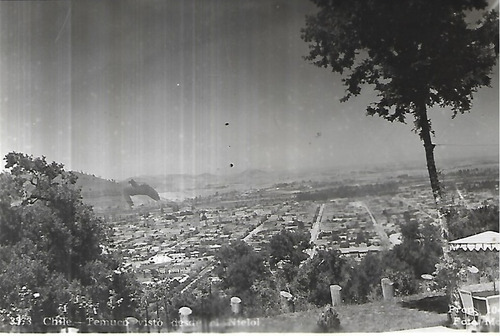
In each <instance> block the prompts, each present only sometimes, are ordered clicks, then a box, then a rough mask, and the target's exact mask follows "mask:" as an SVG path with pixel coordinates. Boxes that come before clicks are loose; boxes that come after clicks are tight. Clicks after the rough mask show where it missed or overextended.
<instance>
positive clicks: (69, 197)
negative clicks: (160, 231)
mask: <svg viewBox="0 0 500 336" xmlns="http://www.w3.org/2000/svg"><path fill="white" fill-rule="evenodd" d="M5 161H6V166H5V168H6V169H8V171H7V172H4V173H2V174H1V175H0V185H1V187H0V269H2V273H0V309H3V310H2V312H3V313H4V315H9V314H10V316H11V317H12V316H14V315H16V314H18V316H19V312H17V313H16V310H17V311H18V310H19V307H22V306H25V305H26V303H25V302H24V303H23V301H22V300H21V297H20V295H19V293H21V292H27V291H28V292H30V293H32V295H35V294H36V295H35V296H36V300H31V301H30V302H29V304H30V305H29V307H28V308H26V309H27V311H26V312H25V313H26V314H25V315H26V316H25V317H26V318H28V317H29V318H32V319H33V320H32V321H31V323H32V325H33V326H34V327H37V326H38V327H40V326H43V324H42V323H41V321H36V318H37V317H38V318H40V316H41V315H39V314H38V315H37V312H38V313H39V312H41V311H43V315H44V316H45V317H55V316H59V315H61V314H62V313H63V312H62V307H65V308H64V310H65V311H66V314H74V315H75V316H70V317H74V318H76V320H82V319H84V318H85V316H87V315H86V314H98V315H99V316H104V317H118V316H125V315H126V314H131V313H132V312H133V309H134V307H135V302H134V295H135V293H136V289H137V288H136V286H135V282H134V278H133V276H132V275H130V274H126V273H125V272H123V271H122V270H120V264H121V263H120V262H119V261H118V260H117V259H116V258H115V257H114V256H113V255H112V253H111V252H110V251H108V250H107V249H105V246H106V245H107V238H106V234H107V229H106V226H105V224H104V223H103V222H102V221H101V220H100V219H99V218H97V217H96V216H95V215H94V213H93V211H92V208H91V207H89V206H87V205H85V204H84V203H83V201H82V198H81V194H80V190H78V189H76V188H75V186H74V185H75V182H76V179H77V178H76V176H75V175H74V174H73V173H71V172H67V171H65V170H64V168H63V165H62V164H58V163H55V162H53V163H47V161H46V160H45V158H44V157H41V158H34V157H32V156H28V155H25V154H21V153H15V152H12V153H9V154H7V155H6V156H5ZM33 298H34V297H33ZM92 316H93V315H92ZM73 320H75V319H73Z"/></svg>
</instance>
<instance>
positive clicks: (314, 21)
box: [302, 0, 498, 200]
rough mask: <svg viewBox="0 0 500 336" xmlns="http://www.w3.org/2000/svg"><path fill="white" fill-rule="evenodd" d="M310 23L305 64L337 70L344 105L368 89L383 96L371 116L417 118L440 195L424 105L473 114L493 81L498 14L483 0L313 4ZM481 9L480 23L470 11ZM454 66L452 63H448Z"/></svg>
mask: <svg viewBox="0 0 500 336" xmlns="http://www.w3.org/2000/svg"><path fill="white" fill-rule="evenodd" d="M312 2H314V3H315V4H316V5H317V6H318V8H319V11H318V12H317V14H315V15H312V16H308V17H307V18H306V27H305V28H303V29H302V38H303V39H304V40H305V41H306V42H308V43H309V55H308V56H306V57H305V58H306V60H309V61H312V63H313V64H315V65H316V66H318V67H324V68H330V69H331V70H332V71H333V72H337V73H340V74H341V75H342V76H343V78H342V80H343V83H344V85H345V87H346V94H345V96H344V98H343V99H342V101H346V100H348V99H349V98H351V97H352V96H356V95H359V94H360V93H361V91H362V88H363V86H365V84H368V85H371V86H372V87H373V88H374V89H375V91H376V92H377V93H378V101H376V102H374V103H372V104H371V105H370V106H368V107H367V114H368V115H378V116H380V117H382V118H384V119H386V120H388V121H391V122H393V121H398V122H406V120H407V116H408V115H409V116H411V117H413V121H414V125H415V131H417V132H418V134H419V135H420V138H421V139H422V141H423V142H424V148H425V151H426V159H427V165H428V170H429V177H430V181H431V186H432V190H433V193H434V196H435V197H436V200H438V199H439V197H441V190H440V186H439V180H438V175H437V170H436V167H435V162H434V154H433V150H434V145H433V144H432V141H431V133H432V127H431V122H430V120H429V119H428V117H427V108H428V107H431V106H434V105H437V106H440V107H451V109H452V112H453V114H452V116H453V117H454V116H456V115H457V114H458V113H464V112H468V111H470V109H471V105H472V98H473V94H474V93H475V92H476V91H477V89H478V88H479V87H482V86H488V85H490V83H491V72H492V68H493V66H494V65H495V64H496V61H497V57H498V13H497V12H496V11H489V12H486V11H485V9H486V7H487V5H488V2H487V1H486V0H438V1H419V0H410V1H397V0H392V1H391V0H370V1H365V0H328V1H327V0H312ZM470 11H484V12H485V13H484V15H483V17H482V18H481V20H480V22H473V23H468V22H467V12H470ZM450 65H452V66H450Z"/></svg>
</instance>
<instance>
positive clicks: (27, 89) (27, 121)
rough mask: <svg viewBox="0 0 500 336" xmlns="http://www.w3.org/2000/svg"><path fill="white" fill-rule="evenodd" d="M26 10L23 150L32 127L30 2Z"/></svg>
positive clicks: (24, 15)
mask: <svg viewBox="0 0 500 336" xmlns="http://www.w3.org/2000/svg"><path fill="white" fill-rule="evenodd" d="M25 8H26V10H23V18H22V20H21V24H22V25H23V27H25V28H24V29H25V30H26V33H27V37H26V38H25V39H22V49H21V50H22V54H23V55H22V59H23V60H25V62H24V64H23V68H22V80H21V83H22V90H21V92H22V97H23V98H24V99H23V101H24V104H23V108H22V112H21V115H22V133H21V141H20V142H21V148H22V150H23V151H25V150H26V149H28V148H29V149H30V152H32V151H33V148H31V144H32V141H31V140H32V136H31V135H32V129H31V113H32V111H31V109H32V105H31V99H32V98H33V92H32V89H31V87H32V83H31V64H32V62H31V4H29V3H28V4H27V5H26V7H25Z"/></svg>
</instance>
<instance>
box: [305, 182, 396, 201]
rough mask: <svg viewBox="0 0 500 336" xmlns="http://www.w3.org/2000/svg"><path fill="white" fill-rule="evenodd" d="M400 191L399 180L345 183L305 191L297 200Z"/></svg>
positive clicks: (320, 199)
mask: <svg viewBox="0 0 500 336" xmlns="http://www.w3.org/2000/svg"><path fill="white" fill-rule="evenodd" d="M397 192H398V184H397V182H386V183H375V184H365V185H343V186H339V187H335V188H327V189H322V190H314V191H304V192H299V193H297V194H296V199H297V201H322V200H328V199H331V198H347V197H362V196H378V195H392V194H396V193H397Z"/></svg>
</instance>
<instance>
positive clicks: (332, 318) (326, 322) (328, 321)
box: [317, 305, 340, 333]
mask: <svg viewBox="0 0 500 336" xmlns="http://www.w3.org/2000/svg"><path fill="white" fill-rule="evenodd" d="M317 324H318V332H324V333H327V332H335V331H338V330H339V329H340V319H339V314H338V313H337V311H336V310H335V309H334V308H333V307H332V306H330V305H328V306H326V308H325V309H323V311H322V312H321V315H320V316H319V319H318V322H317Z"/></svg>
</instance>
